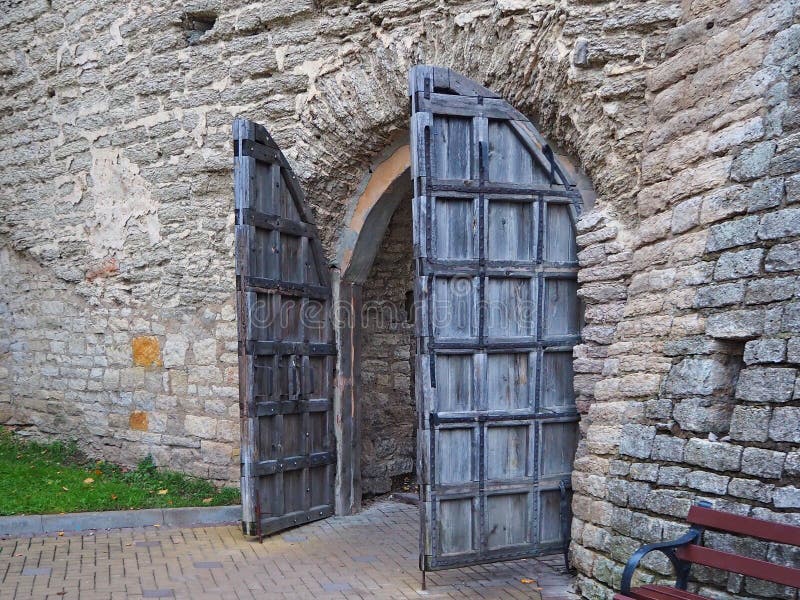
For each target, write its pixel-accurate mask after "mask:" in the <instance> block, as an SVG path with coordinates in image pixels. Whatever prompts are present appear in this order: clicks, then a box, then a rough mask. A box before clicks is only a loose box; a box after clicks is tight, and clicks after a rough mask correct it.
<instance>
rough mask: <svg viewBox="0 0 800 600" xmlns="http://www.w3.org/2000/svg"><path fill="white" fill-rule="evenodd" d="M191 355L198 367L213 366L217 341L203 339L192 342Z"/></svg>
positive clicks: (215, 359) (215, 358)
mask: <svg viewBox="0 0 800 600" xmlns="http://www.w3.org/2000/svg"><path fill="white" fill-rule="evenodd" d="M192 353H193V354H194V360H195V362H196V363H197V364H198V365H213V364H216V362H217V340H216V339H215V338H205V339H201V340H195V341H194V342H192Z"/></svg>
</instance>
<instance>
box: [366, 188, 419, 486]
mask: <svg viewBox="0 0 800 600" xmlns="http://www.w3.org/2000/svg"><path fill="white" fill-rule="evenodd" d="M413 291H414V258H413V246H412V243H411V200H410V199H408V200H407V201H401V203H400V206H398V207H397V210H395V213H394V215H392V219H391V221H390V222H389V227H388V229H387V230H386V234H385V235H384V238H383V241H382V242H381V245H380V247H379V249H378V254H377V256H376V257H375V262H374V263H373V264H372V268H371V269H370V273H369V276H368V277H367V280H366V282H365V283H364V287H363V292H362V302H363V308H362V323H363V328H362V330H361V407H360V408H361V411H360V413H361V414H360V424H359V425H360V430H361V490H362V492H363V494H364V495H365V496H368V495H374V494H383V493H386V492H388V491H390V490H392V487H393V486H392V483H393V482H392V479H393V478H399V477H400V476H401V475H408V474H411V473H414V471H415V468H414V464H415V461H416V456H417V452H416V443H417V442H416V435H417V427H416V419H417V413H416V408H415V398H414V374H413V370H414V356H415V351H416V341H415V338H414V323H413V312H412V311H413V299H412V297H411V296H410V294H413ZM395 481H397V480H395ZM395 487H396V486H395Z"/></svg>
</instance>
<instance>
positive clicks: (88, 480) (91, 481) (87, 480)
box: [83, 477, 94, 484]
mask: <svg viewBox="0 0 800 600" xmlns="http://www.w3.org/2000/svg"><path fill="white" fill-rule="evenodd" d="M83 483H87V484H88V483H94V479H92V478H91V477H87V478H86V479H84V480H83Z"/></svg>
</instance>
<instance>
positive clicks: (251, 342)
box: [233, 119, 336, 537]
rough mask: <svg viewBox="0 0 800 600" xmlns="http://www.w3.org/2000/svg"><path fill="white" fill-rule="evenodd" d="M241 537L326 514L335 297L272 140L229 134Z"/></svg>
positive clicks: (306, 214) (236, 130)
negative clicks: (243, 534)
mask: <svg viewBox="0 0 800 600" xmlns="http://www.w3.org/2000/svg"><path fill="white" fill-rule="evenodd" d="M233 139H234V178H235V209H236V299H237V318H238V329H239V410H240V413H241V429H242V446H241V473H242V480H241V486H242V511H243V516H242V529H243V531H244V533H245V534H246V535H258V536H259V537H260V536H261V535H267V534H270V533H273V532H276V531H279V530H281V529H286V528H288V527H293V526H295V525H300V524H303V523H307V522H309V521H313V520H316V519H321V518H324V517H328V516H331V515H332V514H333V485H334V465H335V460H336V457H335V442H334V439H333V422H332V415H333V369H334V359H335V354H336V349H335V343H334V339H333V328H332V323H331V287H330V282H329V277H328V270H327V268H326V266H325V262H324V256H323V253H322V247H321V246H320V242H319V238H318V236H317V231H316V228H315V226H314V221H313V218H312V216H311V212H310V210H308V208H307V207H306V205H305V201H304V198H303V193H302V191H301V190H300V186H299V185H298V183H297V180H296V178H295V176H294V174H293V173H292V171H291V169H290V168H289V164H288V163H287V162H286V158H285V157H284V156H283V154H282V153H281V151H280V150H279V149H278V147H277V146H276V145H275V142H274V141H273V140H272V138H271V137H270V135H269V133H267V130H266V129H264V128H263V127H262V126H260V125H257V124H256V123H253V122H251V121H247V120H244V119H237V120H236V121H235V122H234V124H233Z"/></svg>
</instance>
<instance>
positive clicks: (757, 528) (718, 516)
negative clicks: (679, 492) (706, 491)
mask: <svg viewBox="0 0 800 600" xmlns="http://www.w3.org/2000/svg"><path fill="white" fill-rule="evenodd" d="M686 520H687V521H689V523H692V524H693V525H701V526H703V527H708V528H709V529H718V530H720V531H728V532H731V533H739V534H742V535H749V536H752V537H755V538H759V539H762V540H768V541H770V542H778V543H781V544H791V545H792V546H800V527H797V526H795V525H786V524H784V523H774V522H772V521H764V520H763V519H754V518H752V517H742V516H740V515H734V514H731V513H727V512H722V511H719V510H714V509H711V508H705V507H703V506H696V505H695V506H692V508H690V509H689V516H688V517H687V519H686Z"/></svg>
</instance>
